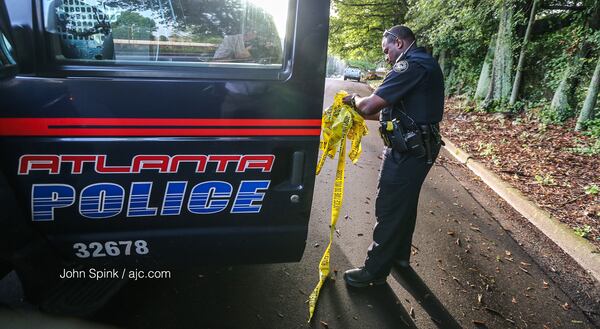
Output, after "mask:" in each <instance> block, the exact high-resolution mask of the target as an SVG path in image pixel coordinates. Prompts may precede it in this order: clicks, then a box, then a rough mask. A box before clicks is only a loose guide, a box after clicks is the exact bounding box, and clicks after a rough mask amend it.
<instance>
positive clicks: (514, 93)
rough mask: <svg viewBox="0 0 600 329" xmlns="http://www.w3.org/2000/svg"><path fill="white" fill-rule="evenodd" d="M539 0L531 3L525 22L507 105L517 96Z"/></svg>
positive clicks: (515, 99)
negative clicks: (526, 21)
mask: <svg viewBox="0 0 600 329" xmlns="http://www.w3.org/2000/svg"><path fill="white" fill-rule="evenodd" d="M538 3H539V0H533V4H532V5H531V13H530V14H529V23H528V24H527V30H526V31H525V37H524V38H523V45H522V46H521V53H520V54H519V62H518V64H517V73H516V74H515V83H514V84H513V87H512V93H511V94H510V101H509V102H508V104H509V105H515V102H516V101H517V96H518V94H519V88H520V87H521V77H522V76H523V65H524V64H525V52H526V51H527V45H528V43H529V39H530V38H531V27H532V26H533V23H534V22H535V13H536V11H537V6H538Z"/></svg>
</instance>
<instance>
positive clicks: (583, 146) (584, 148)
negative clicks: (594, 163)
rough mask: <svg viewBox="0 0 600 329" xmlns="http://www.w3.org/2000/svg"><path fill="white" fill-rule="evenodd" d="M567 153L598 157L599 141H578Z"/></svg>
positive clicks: (599, 152)
mask: <svg viewBox="0 0 600 329" xmlns="http://www.w3.org/2000/svg"><path fill="white" fill-rule="evenodd" d="M568 151H570V152H572V153H575V154H580V155H589V156H594V155H598V154H600V139H595V140H593V141H591V142H590V143H584V142H582V141H579V143H578V145H577V146H575V147H573V148H569V149H568Z"/></svg>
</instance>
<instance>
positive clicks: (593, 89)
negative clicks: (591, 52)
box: [575, 58, 600, 131]
mask: <svg viewBox="0 0 600 329" xmlns="http://www.w3.org/2000/svg"><path fill="white" fill-rule="evenodd" d="M599 86H600V58H598V61H597V63H596V69H595V70H594V75H593V76H592V81H591V82H590V88H589V89H588V93H587V96H586V97H585V102H583V108H582V109H581V112H580V113H579V118H578V119H577V125H576V126H575V131H579V130H581V129H582V128H583V123H584V122H585V121H587V120H591V119H592V118H593V117H594V108H595V107H596V98H598V87H599Z"/></svg>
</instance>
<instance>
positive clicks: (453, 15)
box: [330, 0, 600, 123]
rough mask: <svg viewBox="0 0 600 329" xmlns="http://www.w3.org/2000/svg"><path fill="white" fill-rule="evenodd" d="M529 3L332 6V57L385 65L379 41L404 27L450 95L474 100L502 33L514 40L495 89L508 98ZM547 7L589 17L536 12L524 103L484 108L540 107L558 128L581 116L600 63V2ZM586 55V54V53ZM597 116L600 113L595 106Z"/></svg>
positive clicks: (473, 0)
mask: <svg viewBox="0 0 600 329" xmlns="http://www.w3.org/2000/svg"><path fill="white" fill-rule="evenodd" d="M531 3H532V0H466V1H458V0H449V1H444V0H407V1H402V0H332V13H333V14H332V17H331V30H330V51H331V52H332V53H334V54H337V55H339V56H341V57H342V58H344V59H346V60H348V59H355V60H366V61H371V62H374V61H377V60H380V59H381V58H382V57H383V54H382V53H381V49H380V48H381V46H380V43H381V37H382V34H381V33H382V32H383V31H384V29H386V28H389V27H391V26H393V25H396V24H403V25H406V26H408V27H410V28H411V29H412V30H413V31H414V32H415V34H416V35H417V38H418V42H419V44H420V45H422V46H425V47H426V48H427V49H428V50H430V51H431V52H432V53H433V55H434V56H439V60H440V62H441V63H443V69H444V74H445V77H446V80H445V83H446V94H447V95H449V96H453V95H468V97H469V98H471V97H472V95H474V94H475V90H476V89H477V82H478V80H479V76H480V73H481V68H482V64H483V61H484V59H485V54H486V53H487V49H488V46H489V45H490V41H491V40H492V37H493V36H494V35H496V34H497V33H498V32H502V31H505V32H507V33H504V32H502V33H504V36H507V35H508V34H509V33H512V37H511V38H512V40H510V42H507V43H506V45H507V47H503V49H504V50H503V51H502V52H501V53H502V54H503V55H502V56H501V57H503V58H504V60H503V62H504V63H506V65H504V68H502V70H501V71H499V72H502V73H501V74H498V73H497V74H496V80H494V81H495V83H496V84H498V81H500V82H502V83H501V85H502V87H501V88H500V89H501V91H502V92H501V93H502V94H503V95H505V94H506V90H510V89H511V88H512V84H511V83H508V82H509V81H510V80H512V78H513V77H512V75H513V73H514V66H515V64H516V58H517V57H518V56H517V54H518V53H519V52H520V50H521V43H522V40H523V34H524V32H525V27H526V25H527V23H528V19H529V10H530V9H531ZM544 4H545V5H564V6H565V8H568V7H569V6H571V7H582V8H585V9H584V10H556V9H554V10H551V9H544V8H543V7H541V8H540V9H539V10H538V11H537V16H536V22H535V24H534V28H533V30H532V37H531V40H530V42H529V44H528V46H527V47H526V49H525V64H524V66H523V75H522V77H523V80H522V84H521V88H520V89H521V90H520V91H519V95H520V98H519V99H517V103H516V104H515V105H514V106H512V107H510V108H508V107H507V104H506V103H507V102H505V101H503V97H494V98H493V99H491V100H489V101H488V102H487V103H486V104H485V105H486V107H485V109H486V110H487V111H491V112H506V111H520V110H525V111H528V110H530V109H531V108H532V107H541V108H542V110H540V111H539V112H536V113H539V114H540V119H541V121H542V122H544V123H561V122H564V121H565V120H566V119H568V118H570V117H572V116H574V115H575V114H576V113H577V112H578V111H579V110H580V109H581V104H582V102H583V100H584V99H585V96H586V91H587V88H585V87H584V86H587V85H588V84H589V81H590V79H591V75H592V72H593V71H594V67H595V65H596V63H597V61H598V56H600V28H599V27H598V26H596V27H594V26H592V25H593V24H592V25H590V23H589V20H590V18H591V17H596V16H597V12H598V8H599V6H600V2H598V1H594V0H583V1H581V2H577V3H573V2H569V3H564V2H550V3H548V2H546V1H544ZM505 8H512V12H513V14H512V18H510V19H508V20H507V19H505V21H507V22H508V24H507V26H506V29H500V30H501V31H499V24H500V22H501V21H502V16H503V13H505V12H506V11H504V10H503V9H505ZM594 15H596V16H594ZM596 20H597V19H596ZM596 24H597V25H598V22H596ZM493 45H496V44H495V43H494V44H493ZM583 45H585V47H582V46H583ZM582 48H585V50H586V51H585V52H582ZM580 54H581V55H583V56H579V55H580ZM496 55H498V54H496ZM511 61H513V63H512V64H511ZM511 70H512V71H513V72H512V73H509V72H510V71H511ZM498 75H501V77H498ZM507 78H510V79H508V80H507ZM563 80H565V81H566V82H565V83H564V88H563V89H564V93H562V94H560V93H559V94H560V96H564V97H561V98H560V100H562V101H563V102H562V103H561V104H563V105H565V104H566V105H565V106H562V107H561V108H560V110H557V109H556V108H554V109H552V108H550V107H549V105H550V101H551V100H552V98H553V96H554V94H555V91H556V90H557V87H558V86H559V84H561V81H563ZM481 97H482V96H481V95H480V99H481ZM596 111H597V112H598V111H600V109H598V106H597V110H596Z"/></svg>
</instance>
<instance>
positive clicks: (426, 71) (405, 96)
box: [375, 47, 444, 124]
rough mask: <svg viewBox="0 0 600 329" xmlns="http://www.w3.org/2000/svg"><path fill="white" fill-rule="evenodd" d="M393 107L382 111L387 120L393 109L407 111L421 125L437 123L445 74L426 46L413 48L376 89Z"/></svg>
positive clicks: (378, 94) (441, 112)
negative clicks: (426, 49)
mask: <svg viewBox="0 0 600 329" xmlns="http://www.w3.org/2000/svg"><path fill="white" fill-rule="evenodd" d="M375 95H377V96H379V97H381V98H383V99H384V100H385V101H386V102H387V103H388V104H389V105H390V106H389V108H386V109H384V110H383V111H382V115H383V118H384V119H386V120H387V119H389V117H388V115H389V114H390V111H392V118H395V117H398V116H399V114H398V113H397V111H402V110H403V111H404V112H405V113H406V114H407V115H408V116H409V117H411V118H412V119H413V120H414V121H415V122H416V123H418V124H429V123H438V122H440V121H441V120H442V115H443V113H444V76H443V74H442V70H441V69H440V66H439V64H438V63H437V61H436V60H435V58H433V57H432V56H431V55H429V54H428V53H427V52H426V51H425V49H424V48H421V47H419V48H414V49H410V50H409V51H408V52H407V53H406V56H405V57H404V58H403V59H402V60H400V61H397V62H396V64H394V66H393V69H392V70H391V71H390V72H389V73H388V75H387V76H386V77H385V79H384V80H383V83H382V84H381V86H379V87H378V88H377V90H375Z"/></svg>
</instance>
